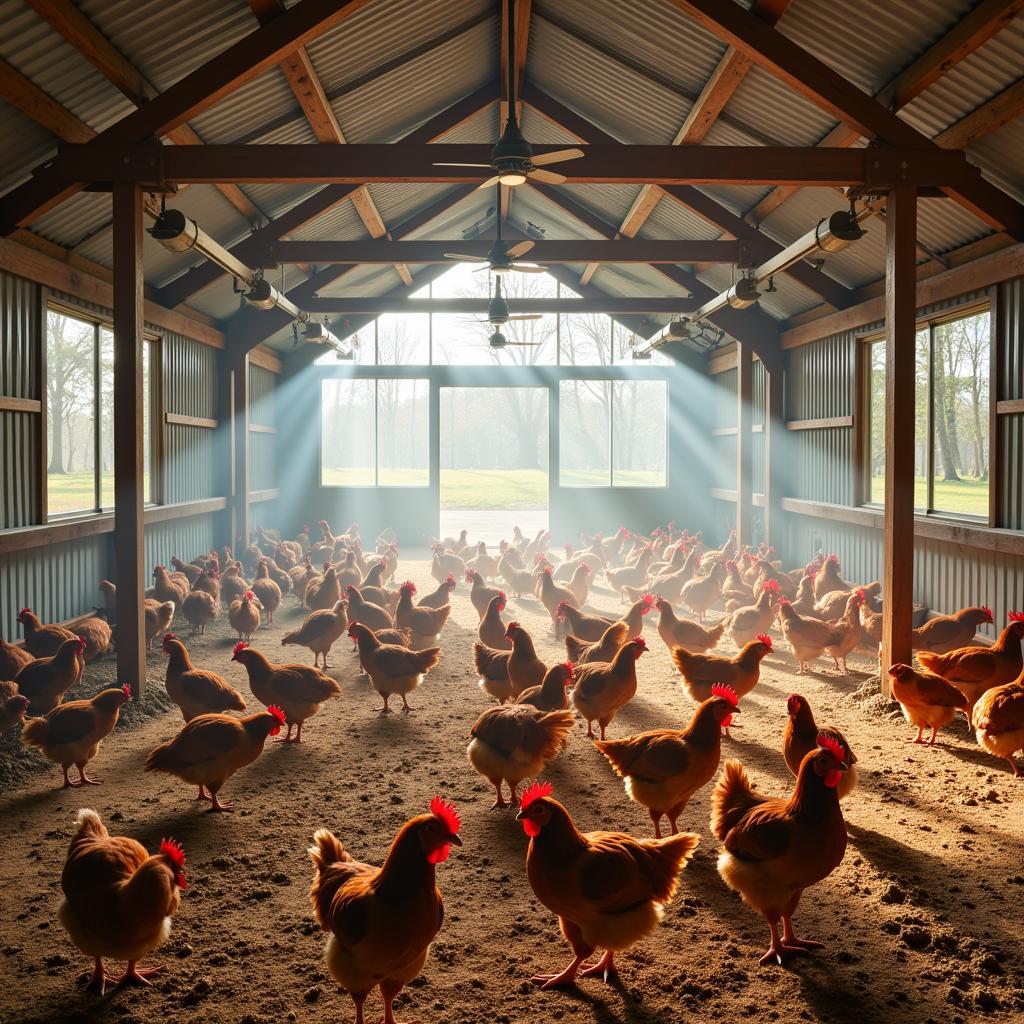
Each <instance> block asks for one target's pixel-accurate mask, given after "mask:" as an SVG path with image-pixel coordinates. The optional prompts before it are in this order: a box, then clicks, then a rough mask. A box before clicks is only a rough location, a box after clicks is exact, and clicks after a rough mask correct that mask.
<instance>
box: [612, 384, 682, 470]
mask: <svg viewBox="0 0 1024 1024" xmlns="http://www.w3.org/2000/svg"><path fill="white" fill-rule="evenodd" d="M667 436H668V385H667V384H666V383H665V381H663V380H617V381H615V382H614V383H613V385H612V453H613V462H612V486H613V487H665V486H666V485H667V483H668V479H667V465H666V450H665V449H666V440H667Z"/></svg>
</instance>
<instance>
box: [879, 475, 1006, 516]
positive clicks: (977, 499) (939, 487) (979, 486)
mask: <svg viewBox="0 0 1024 1024" xmlns="http://www.w3.org/2000/svg"><path fill="white" fill-rule="evenodd" d="M884 495H885V480H884V479H883V478H882V477H880V476H877V477H874V478H873V479H872V481H871V500H872V501H875V502H878V504H882V502H883V499H884ZM927 502H928V481H927V480H926V479H925V478H924V477H923V476H916V477H914V507H915V508H924V507H925V505H926V504H927ZM935 510H936V511H937V512H949V513H951V514H952V515H964V516H982V517H985V516H988V481H987V480H972V479H966V480H948V481H947V480H936V481H935Z"/></svg>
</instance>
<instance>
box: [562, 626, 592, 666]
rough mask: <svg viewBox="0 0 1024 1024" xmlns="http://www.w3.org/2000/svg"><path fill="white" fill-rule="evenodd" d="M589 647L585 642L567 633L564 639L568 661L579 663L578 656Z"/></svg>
mask: <svg viewBox="0 0 1024 1024" xmlns="http://www.w3.org/2000/svg"><path fill="white" fill-rule="evenodd" d="M589 646H590V644H588V643H587V642H586V641H584V640H580V639H578V638H577V637H574V636H573V635H572V634H571V633H567V634H566V637H565V653H566V654H568V655H569V660H570V661H579V660H580V656H581V655H582V654H583V652H584V651H585V650H586V649H587V648H588V647H589Z"/></svg>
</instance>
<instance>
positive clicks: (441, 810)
mask: <svg viewBox="0 0 1024 1024" xmlns="http://www.w3.org/2000/svg"><path fill="white" fill-rule="evenodd" d="M430 813H431V814H433V815H434V816H435V817H437V818H440V819H441V820H442V821H443V822H444V825H445V828H447V829H448V831H449V832H450V833H451V834H452V835H453V836H457V835H458V834H459V828H460V827H461V826H462V822H461V821H460V820H459V812H458V811H457V810H455V804H446V803H445V802H444V801H443V800H442V799H441V798H440V797H439V796H435V797H434V799H433V800H431V801H430Z"/></svg>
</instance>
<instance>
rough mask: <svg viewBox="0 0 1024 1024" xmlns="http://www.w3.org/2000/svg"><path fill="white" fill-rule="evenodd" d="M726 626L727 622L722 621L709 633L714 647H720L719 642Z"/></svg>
mask: <svg viewBox="0 0 1024 1024" xmlns="http://www.w3.org/2000/svg"><path fill="white" fill-rule="evenodd" d="M725 626H726V623H725V620H724V619H721V620H720V621H719V622H718V624H717V625H715V626H712V627H711V629H709V630H708V631H707V634H708V639H709V640H710V641H711V646H712V647H717V646H718V641H719V640H721V639H722V634H723V633H724V632H725Z"/></svg>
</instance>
